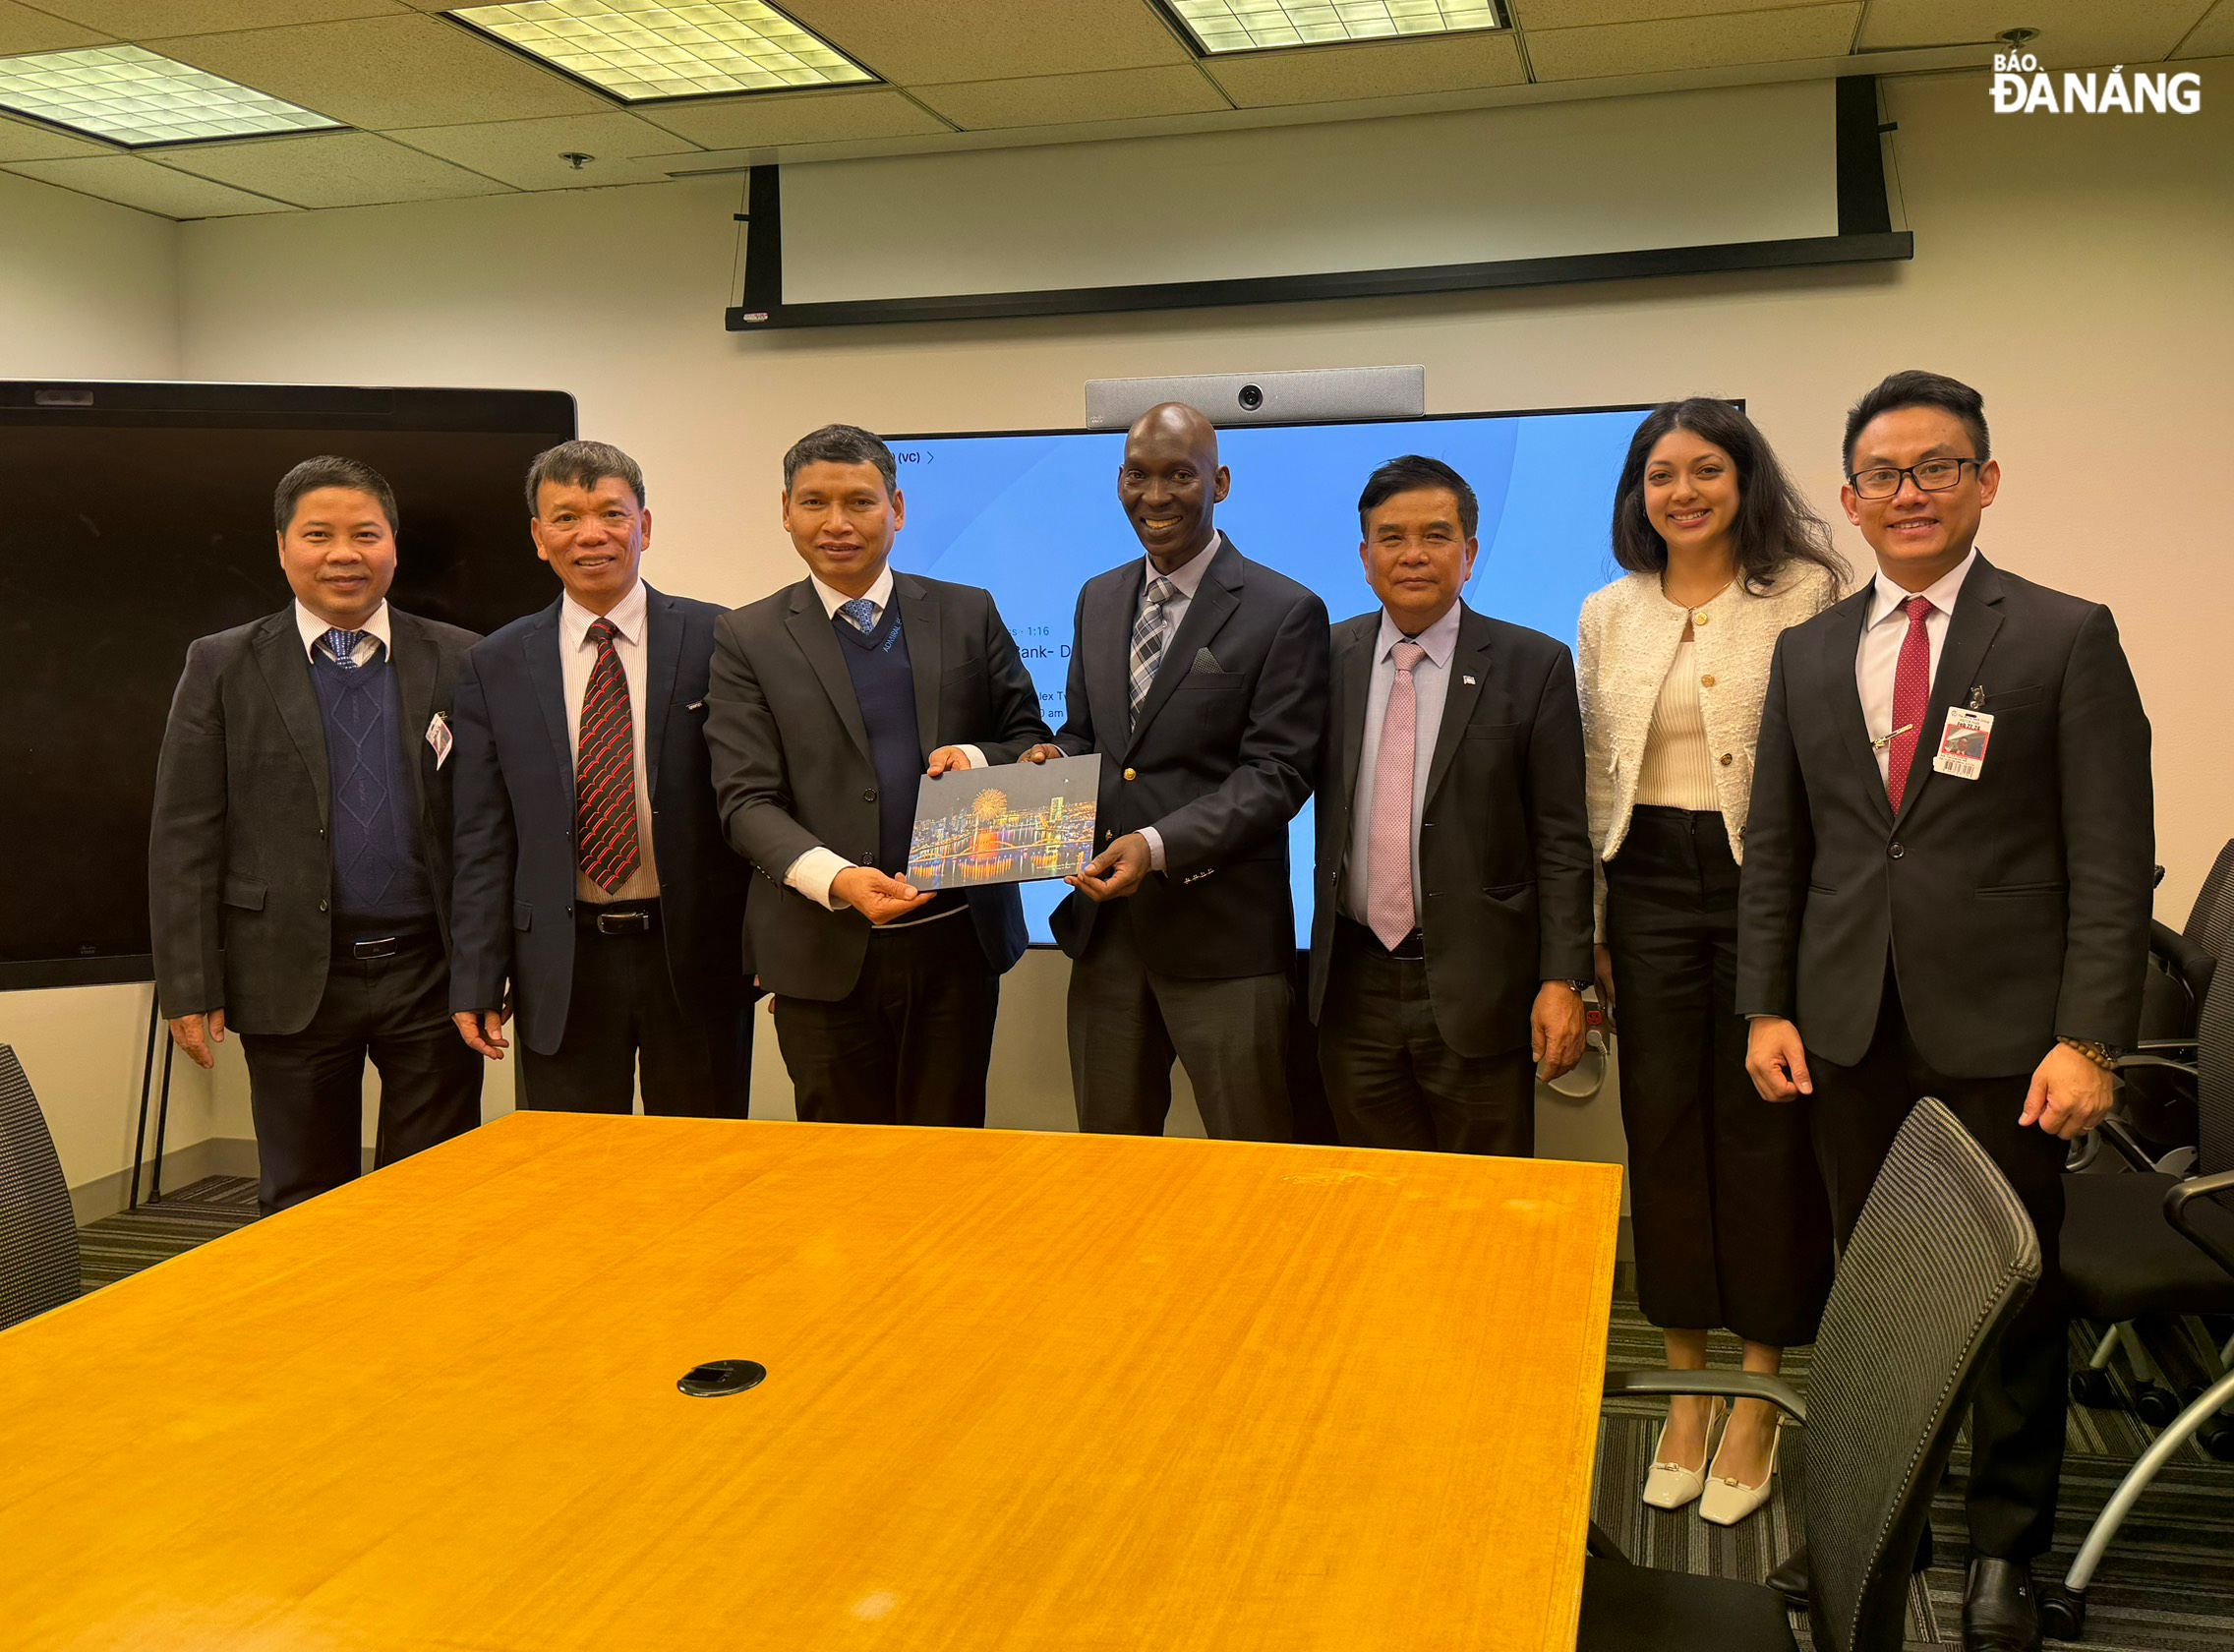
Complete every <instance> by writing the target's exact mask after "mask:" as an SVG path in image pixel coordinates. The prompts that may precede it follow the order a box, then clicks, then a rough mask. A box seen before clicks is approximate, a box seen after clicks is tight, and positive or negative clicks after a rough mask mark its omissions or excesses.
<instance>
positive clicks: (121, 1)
mask: <svg viewBox="0 0 2234 1652" xmlns="http://www.w3.org/2000/svg"><path fill="white" fill-rule="evenodd" d="M35 3H36V4H37V6H38V8H39V10H40V11H42V12H52V13H53V14H54V15H55V16H56V17H62V18H68V19H69V20H70V21H71V22H72V23H82V24H84V25H85V26H86V27H87V28H88V29H107V30H108V31H109V32H110V33H111V34H114V35H117V36H118V37H119V38H122V39H126V40H139V39H144V38H146V37H147V36H148V35H153V34H205V33H207V34H215V33H218V32H221V31H223V30H226V29H274V28H277V27H278V26H280V25H282V24H289V23H331V22H332V21H333V20H334V19H336V18H361V17H379V16H382V15H384V14H388V13H394V12H408V11H410V10H411V8H410V7H409V6H407V5H405V4H404V3H403V0H35Z"/></svg>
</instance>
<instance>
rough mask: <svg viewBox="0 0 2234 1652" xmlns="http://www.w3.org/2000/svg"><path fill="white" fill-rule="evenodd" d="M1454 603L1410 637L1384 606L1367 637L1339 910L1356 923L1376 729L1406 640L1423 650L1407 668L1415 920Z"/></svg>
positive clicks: (1369, 831) (1363, 885)
mask: <svg viewBox="0 0 2234 1652" xmlns="http://www.w3.org/2000/svg"><path fill="white" fill-rule="evenodd" d="M1458 607H1459V605H1458V604H1457V603H1455V602H1454V603H1452V604H1451V605H1450V608H1449V610H1448V611H1447V612H1446V613H1445V614H1444V615H1443V617H1442V618H1441V619H1438V620H1437V621H1436V622H1435V623H1434V624H1432V625H1430V626H1429V627H1428V628H1427V629H1426V630H1424V631H1422V632H1420V634H1419V635H1418V636H1415V637H1410V638H1407V637H1406V636H1405V634H1404V631H1403V630H1402V628H1401V627H1399V626H1398V625H1397V623H1396V621H1395V620H1393V619H1390V618H1389V617H1388V611H1387V610H1386V609H1382V611H1381V631H1380V634H1379V635H1377V636H1376V637H1375V638H1374V642H1373V673H1372V675H1371V676H1370V677H1369V678H1368V679H1367V686H1366V695H1365V742H1364V743H1363V744H1362V745H1360V746H1359V747H1358V783H1357V790H1356V792H1355V793H1354V794H1353V795H1352V797H1351V800H1350V857H1349V864H1348V869H1347V870H1346V871H1345V873H1344V874H1343V875H1344V877H1345V878H1346V880H1347V884H1346V887H1345V889H1344V891H1343V897H1342V911H1343V912H1344V913H1346V914H1347V915H1349V916H1351V917H1354V918H1356V919H1357V920H1358V921H1359V922H1360V923H1366V924H1370V923H1371V921H1372V920H1371V919H1370V918H1369V917H1368V916H1367V915H1366V896H1367V891H1368V889H1369V887H1370V884H1369V881H1368V878H1369V873H1370V870H1371V860H1370V857H1369V854H1368V847H1369V843H1370V840H1371V838H1372V836H1373V782H1374V765H1375V763H1376V762H1377V761H1378V760H1379V758H1380V756H1381V730H1382V724H1383V723H1384V722H1386V721H1387V717H1388V694H1389V691H1390V690H1391V689H1392V688H1394V687H1395V686H1396V659H1395V650H1396V645H1397V644H1398V643H1399V642H1404V641H1407V640H1408V641H1412V642H1416V643H1418V644H1419V645H1420V646H1421V647H1422V648H1424V649H1426V650H1427V657H1426V658H1425V659H1423V660H1421V661H1420V662H1419V663H1418V664H1417V665H1415V666H1414V667H1413V668H1412V697H1413V716H1412V919H1413V921H1414V923H1417V922H1418V921H1419V915H1420V815H1421V812H1422V810H1423V809H1424V808H1425V807H1426V804H1427V800H1428V771H1429V770H1430V769H1432V768H1433V767H1434V766H1435V741H1436V736H1437V735H1438V734H1439V733H1440V731H1441V729H1442V707H1443V702H1444V701H1445V700H1447V699H1448V698H1449V697H1450V657H1451V655H1452V654H1454V653H1456V652H1457V650H1458Z"/></svg>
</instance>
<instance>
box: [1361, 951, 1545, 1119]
mask: <svg viewBox="0 0 2234 1652" xmlns="http://www.w3.org/2000/svg"><path fill="white" fill-rule="evenodd" d="M1418 943H1419V937H1418V936H1417V935H1414V936H1413V937H1412V945H1411V946H1410V947H1408V948H1403V949H1399V950H1402V951H1410V952H1415V953H1416V952H1417V951H1418ZM1520 1033H1521V1035H1522V1037H1523V1038H1524V1039H1525V1038H1526V1036H1527V1034H1528V1030H1527V1029H1526V1028H1525V1027H1524V1028H1522V1029H1520ZM1319 1071H1320V1073H1321V1075H1322V1076H1323V1078H1324V1079H1325V1081H1326V1100H1327V1103H1328V1105H1329V1106H1331V1107H1332V1109H1333V1112H1334V1128H1335V1129H1336V1130H1337V1131H1338V1132H1339V1133H1340V1134H1341V1138H1342V1145H1343V1146H1344V1147H1348V1148H1403V1149H1409V1150H1412V1151H1418V1152H1468V1153H1496V1154H1499V1155H1500V1156H1502V1157H1506V1158H1530V1157H1533V1156H1534V1155H1535V1152H1536V1062H1535V1058H1534V1057H1532V1056H1531V1055H1530V1054H1529V1053H1528V1045H1527V1044H1526V1043H1525V1042H1523V1043H1522V1044H1521V1046H1520V1047H1519V1048H1518V1049H1516V1050H1508V1051H1506V1052H1505V1053H1503V1054H1501V1055H1494V1056H1490V1057H1488V1058H1487V1059H1484V1060H1474V1059H1470V1058H1468V1057H1466V1056H1462V1055H1460V1054H1459V1053H1458V1052H1457V1051H1455V1050H1453V1049H1452V1048H1451V1047H1450V1046H1449V1045H1448V1044H1447V1043H1445V1042H1444V1041H1443V1037H1442V1033H1441V1032H1440V1030H1439V1029H1438V1028H1437V1026H1436V1024H1435V1005H1434V1004H1433V1003H1432V1002H1431V1001H1430V999H1429V997H1428V966H1427V960H1426V958H1425V957H1424V956H1416V957H1392V956H1391V955H1390V954H1389V951H1388V949H1387V948H1386V947H1384V946H1382V944H1381V941H1380V939H1379V938H1378V937H1377V936H1375V934H1374V933H1373V931H1372V930H1370V929H1368V928H1366V927H1365V925H1363V924H1362V923H1354V922H1352V921H1351V920H1350V919H1348V918H1346V917H1337V918H1335V920H1334V940H1333V953H1332V956H1331V958H1330V960H1329V970H1328V974H1327V977H1326V998H1325V1003H1324V1006H1323V1008H1322V1009H1321V1010H1320V1012H1319Z"/></svg>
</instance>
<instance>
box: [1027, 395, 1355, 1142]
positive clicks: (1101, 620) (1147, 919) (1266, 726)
mask: <svg viewBox="0 0 2234 1652" xmlns="http://www.w3.org/2000/svg"><path fill="white" fill-rule="evenodd" d="M1231 480H1232V479H1231V477H1230V476H1229V475H1228V474H1227V472H1226V469H1225V467H1224V466H1223V465H1221V464H1219V463H1218V441H1217V432H1216V431H1214V430H1212V429H1211V428H1210V422H1209V421H1208V420H1207V419H1205V418H1204V417H1203V415H1202V414H1201V413H1199V412H1197V411H1196V410H1195V409H1194V408H1192V407H1187V406H1184V405H1182V404H1180V403H1177V402H1166V403H1164V404H1163V405H1162V406H1159V407H1153V408H1150V409H1149V410H1148V411H1147V412H1146V413H1144V414H1142V415H1141V418H1140V420H1139V421H1138V422H1137V423H1136V424H1135V425H1134V426H1133V428H1132V430H1131V432H1130V433H1129V434H1128V435H1127V436H1126V438H1125V457H1124V461H1123V463H1122V464H1121V465H1120V466H1119V467H1118V472H1117V500H1118V502H1119V504H1121V505H1122V506H1123V507H1124V510H1125V514H1126V516H1127V518H1128V519H1129V520H1130V521H1131V523H1132V526H1133V531H1134V533H1135V534H1136V535H1137V536H1138V537H1139V539H1140V542H1141V546H1142V549H1143V550H1144V551H1145V552H1146V558H1145V560H1139V561H1131V562H1127V563H1125V564H1124V565H1123V566H1122V567H1116V568H1112V569H1110V570H1109V571H1108V572H1107V573H1103V574H1097V575H1096V576H1095V577H1093V578H1092V579H1090V580H1088V582H1087V585H1086V588H1085V589H1084V590H1083V591H1081V592H1080V593H1079V604H1078V614H1077V617H1076V619H1075V620H1074V624H1073V630H1072V636H1073V638H1074V643H1073V647H1072V651H1071V670H1070V681H1069V684H1068V692H1067V697H1066V712H1065V717H1064V722H1063V728H1062V732H1061V733H1060V734H1058V735H1057V736H1056V737H1055V744H1054V745H1053V746H1050V747H1047V748H1046V749H1045V751H1044V752H1043V753H1040V755H1057V756H1060V755H1065V754H1067V755H1070V756H1084V755H1085V754H1086V753H1087V752H1089V751H1098V752H1100V753H1101V759H1102V761H1101V790H1100V797H1099V803H1098V813H1097V815H1096V835H1097V838H1098V841H1099V842H1100V845H1101V850H1100V853H1099V854H1097V855H1096V856H1094V857H1093V859H1092V860H1090V861H1088V863H1087V865H1086V867H1085V868H1084V870H1083V871H1081V872H1080V873H1079V874H1078V875H1077V876H1076V877H1073V878H1071V879H1070V880H1069V882H1070V884H1071V887H1072V894H1071V895H1070V896H1069V897H1068V898H1066V899H1065V901H1064V902H1063V904H1062V906H1061V907H1059V908H1057V909H1056V912H1055V916H1054V931H1055V938H1056V940H1057V941H1059V942H1060V943H1061V944H1062V947H1063V950H1064V951H1065V952H1067V953H1069V954H1070V956H1071V959H1072V961H1073V968H1072V971H1071V995H1070V1009H1069V1024H1070V1042H1071V1087H1072V1091H1073V1094H1074V1096H1075V1098H1076V1100H1077V1103H1078V1113H1079V1128H1080V1129H1081V1130H1097V1131H1106V1132H1112V1133H1118V1134H1126V1135H1141V1136H1158V1135H1161V1134H1162V1133H1163V1124H1164V1116H1165V1114H1166V1113H1167V1112H1168V1111H1169V1110H1170V1106H1171V1063H1172V1059H1173V1057H1174V1055H1176V1056H1177V1058H1178V1059H1179V1060H1180V1061H1182V1062H1184V1063H1185V1064H1186V1068H1187V1076H1188V1078H1189V1079H1190V1080H1191V1081H1193V1084H1194V1087H1195V1097H1196V1100H1197V1102H1198V1103H1199V1105H1200V1106H1201V1108H1202V1113H1203V1123H1204V1125H1205V1128H1206V1129H1207V1130H1208V1131H1209V1133H1210V1134H1211V1135H1212V1136H1217V1137H1224V1138H1228V1139H1236V1140H1244V1141H1270V1142H1284V1141H1287V1140H1288V1139H1289V1136H1290V1133H1291V1130H1292V1125H1293V1116H1292V1112H1291V1108H1290V1104H1289V1097H1288V1085H1287V1071H1286V1068H1287V1053H1288V1043H1289V1037H1288V1033H1289V1012H1290V1009H1291V1007H1292V1005H1293V994H1292V990H1291V988H1290V986H1289V984H1288V971H1289V967H1290V965H1291V964H1292V963H1293V961H1294V958H1295V950H1296V947H1295V912H1294V903H1293V900H1292V898H1291V896H1290V894H1289V888H1288V822H1289V821H1290V820H1292V819H1294V818H1295V812H1296V810H1298V809H1300V808H1301V807H1303V803H1304V799H1305V798H1306V797H1309V796H1310V795H1311V772H1312V765H1313V762H1314V759H1315V755H1316V752H1317V749H1318V745H1319V738H1320V731H1321V728H1322V726H1323V722H1324V719H1325V715H1326V605H1325V604H1324V603H1323V602H1321V601H1320V600H1319V598H1318V597H1317V596H1315V595H1313V594H1312V593H1311V592H1310V591H1308V590H1306V589H1305V588H1304V587H1303V586H1301V585H1299V584H1297V583H1296V582H1295V581H1294V580H1292V579H1289V578H1286V577H1285V576H1283V575H1281V574H1278V573H1274V572H1273V571H1272V570H1271V569H1270V568H1268V567H1266V566H1264V564H1263V563H1261V562H1253V561H1250V560H1248V559H1246V558H1244V557H1243V556H1242V554H1241V553H1240V552H1239V551H1238V550H1236V549H1235V548H1234V546H1233V543H1232V542H1231V541H1230V540H1228V539H1226V538H1225V537H1224V536H1223V535H1222V534H1220V533H1219V532H1218V530H1217V528H1216V526H1215V525H1214V524H1213V522H1212V520H1211V517H1212V514H1213V512H1214V511H1215V510H1216V508H1217V504H1218V501H1221V500H1223V499H1224V498H1225V496H1226V491H1227V489H1228V488H1229V487H1230V485H1231Z"/></svg>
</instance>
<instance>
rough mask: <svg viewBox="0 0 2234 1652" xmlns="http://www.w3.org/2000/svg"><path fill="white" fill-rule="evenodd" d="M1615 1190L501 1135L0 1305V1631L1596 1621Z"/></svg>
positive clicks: (1279, 1156)
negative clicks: (1593, 1568)
mask: <svg viewBox="0 0 2234 1652" xmlns="http://www.w3.org/2000/svg"><path fill="white" fill-rule="evenodd" d="M1618 1203H1619V1172H1618V1171H1617V1170H1616V1169H1615V1168H1613V1167H1612V1166H1607V1165H1589V1164H1561V1163H1549V1162H1542V1163H1531V1162H1526V1161H1516V1160H1500V1159H1470V1158H1457V1157H1443V1156H1439V1155H1429V1154H1412V1153H1383V1152H1366V1151H1347V1150H1342V1149H1335V1148H1310V1147H1263V1146H1252V1145H1243V1144H1231V1143H1216V1142H1195V1141H1154V1140H1137V1139H1131V1138H1121V1137H1076V1136H1061V1135H1037V1134H1029V1133H1022V1132H1007V1131H987V1132H982V1133H980V1132H976V1131H930V1130H901V1129H877V1128H855V1127H847V1126H823V1125H804V1124H778V1123H753V1124H736V1123H720V1122H706V1121H695V1120H676V1119H647V1118H608V1117H581V1116H571V1115H562V1114H555V1113H519V1114H514V1115H512V1116H510V1117H507V1118H504V1119H501V1120H500V1121H499V1122H497V1123H495V1124H493V1125H490V1126H488V1127H487V1128H485V1129H482V1130H479V1131H476V1132H474V1133H473V1134H472V1135H470V1136H467V1137H465V1138H462V1139H460V1140H458V1141H456V1142H452V1143H450V1144H448V1145H446V1146H444V1147H442V1148H440V1149H437V1150H436V1151H432V1152H429V1153H425V1154H423V1155H421V1156H420V1157H418V1158H415V1159H412V1160H409V1161H407V1162H405V1163H403V1164H400V1165H397V1166H395V1167H393V1168H391V1169H388V1170H385V1171H382V1172H381V1173H380V1174H379V1175H376V1176H372V1177H368V1178H367V1179H366V1180H364V1181H362V1182H359V1183H357V1184H355V1185H353V1186H351V1187H348V1188H345V1189H343V1190H341V1191H340V1192H337V1193H334V1194H329V1195H327V1196H326V1197H324V1198H322V1199H319V1200H316V1201H314V1202H313V1203H311V1204H309V1205H306V1206H303V1207H301V1208H299V1209H297V1210H291V1211H288V1212H286V1213H284V1214H282V1215H279V1216H276V1217H274V1218H272V1219H270V1220H268V1221H265V1222H260V1223H258V1224H256V1225H255V1226H253V1227H250V1228H247V1229H245V1230H243V1231H242V1232H240V1233H237V1234H234V1235H231V1236H229V1237H227V1238H223V1239H219V1240H217V1241H215V1242H214V1243H211V1244H209V1245H206V1246H204V1247H203V1248H201V1249H199V1250H196V1251H194V1252H192V1253H190V1254H188V1255H186V1256H183V1257H180V1258H178V1259H177V1260H175V1261H172V1262H168V1263H165V1264H163V1265H162V1266H160V1267H158V1268H155V1269H150V1270H149V1271H147V1272H146V1273H143V1274H140V1275H138V1276H136V1277H134V1278H131V1279H128V1280H125V1281H124V1282H122V1283H120V1284H116V1285H112V1286H110V1287H108V1288H107V1289H105V1290H102V1291H99V1292H97V1293H96V1294H95V1295H93V1296H91V1297H88V1298H87V1299H86V1300H84V1301H82V1302H79V1303H76V1304H74V1305H72V1306H70V1307H67V1308H64V1309H61V1310H60V1311H58V1312H56V1313H53V1314H49V1315H47V1316H46V1317H44V1318H43V1319H39V1320H35V1321H32V1322H30V1323H29V1324H28V1325H25V1326H21V1327H19V1328H16V1329H14V1330H12V1331H9V1332H6V1333H4V1334H0V1641H4V1642H5V1645H6V1646H7V1647H8V1648H9V1652H32V1649H45V1648H55V1647H71V1648H99V1649H101V1652H124V1649H141V1648H145V1649H149V1652H156V1649H159V1652H201V1649H205V1648H206V1649H219V1648H221V1649H223V1652H264V1649H276V1648H284V1649H287V1652H307V1649H311V1648H318V1649H322V1652H353V1649H357V1648H380V1649H383V1652H387V1649H397V1652H400V1649H411V1652H421V1649H441V1652H544V1649H549V1648H584V1649H587V1648H597V1649H600V1652H636V1649H647V1652H650V1649H660V1652H665V1649H670V1648H673V1649H676V1652H711V1649H716V1648H723V1647H731V1646H745V1647H753V1648H769V1649H773V1652H813V1649H821V1648H888V1649H908V1652H916V1649H929V1648H940V1649H947V1648H952V1649H956V1652H982V1649H993V1648H1000V1649H1006V1648H1034V1649H1037V1648H1048V1649H1062V1652H1075V1649H1076V1652H1083V1649H1102V1648H1107V1649H1112V1652H1115V1649H1124V1652H1150V1649H1153V1652H1163V1649H1167V1648H1181V1647H1219V1648H1237V1647H1252V1648H1307V1647H1308V1648H1327V1649H1333V1648H1340V1649H1341V1652H1362V1649H1368V1648H1413V1647H1421V1648H1424V1647H1438V1648H1455V1647H1465V1648H1469V1649H1483V1652H1487V1649H1493V1648H1522V1647H1525V1648H1543V1647H1571V1646H1572V1645H1573V1643H1574V1631H1575V1618H1576V1611H1577V1604H1578V1601H1579V1599H1580V1592H1581V1582H1582V1559H1583V1534H1584V1525H1585V1521H1586V1518H1587V1508H1588V1505H1589V1497H1590V1478H1591V1476H1590V1470H1591V1460H1592V1452H1593V1446H1594V1443H1595V1439H1596V1434H1597V1416H1598V1394H1599V1388H1600V1386H1601V1383H1602V1373H1603V1371H1604V1366H1605V1349H1606V1323H1607V1311H1608V1297H1609V1292H1610V1289H1611V1285H1612V1276H1613V1267H1614V1248H1615V1229H1616V1221H1617V1209H1618ZM729 1357H735V1358H742V1359H752V1360H758V1361H760V1362H761V1363H763V1364H765V1365H766V1366H767V1367H768V1370H769V1376H768V1379H767V1381H766V1382H764V1383H763V1384H761V1385H760V1387H756V1388H754V1389H752V1390H751V1391H749V1392H745V1393H741V1394H736V1395H733V1396H729V1397H723V1398H713V1399H698V1398H690V1397H687V1396H685V1395H683V1394H681V1393H679V1392H677V1391H676V1379H677V1378H678V1377H679V1376H680V1375H681V1374H682V1373H683V1372H684V1371H685V1370H687V1369H688V1368H689V1367H691V1366H692V1365H695V1364H697V1363H698V1362H700V1361H704V1360H711V1359H720V1358H729Z"/></svg>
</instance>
